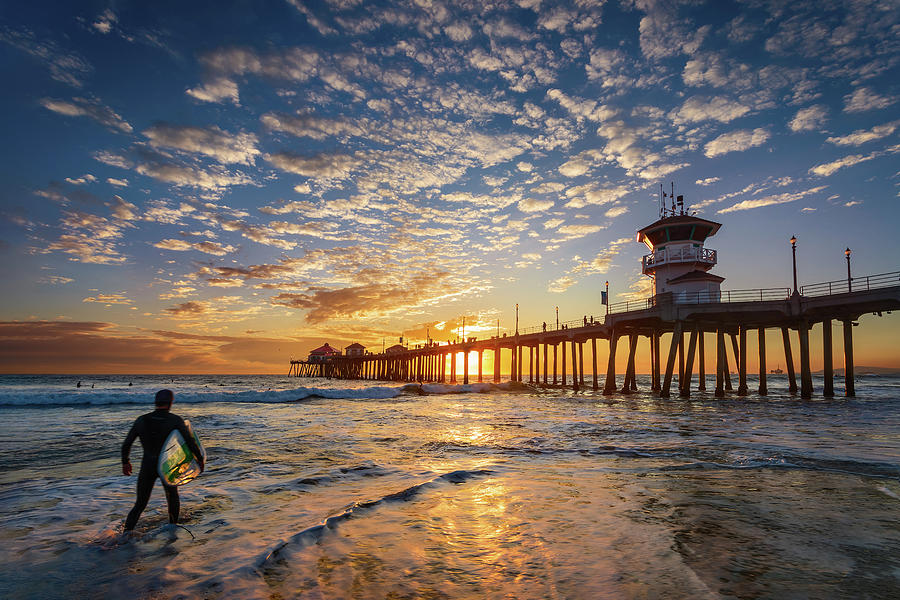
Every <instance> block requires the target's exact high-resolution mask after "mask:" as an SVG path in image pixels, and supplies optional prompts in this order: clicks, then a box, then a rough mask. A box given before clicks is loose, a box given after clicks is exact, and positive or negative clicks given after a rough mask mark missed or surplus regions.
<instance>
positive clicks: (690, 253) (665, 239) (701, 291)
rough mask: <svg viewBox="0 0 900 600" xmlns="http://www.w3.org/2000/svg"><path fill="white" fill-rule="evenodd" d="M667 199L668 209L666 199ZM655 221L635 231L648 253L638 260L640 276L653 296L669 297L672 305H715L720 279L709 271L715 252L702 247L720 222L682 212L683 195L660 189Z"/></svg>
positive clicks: (714, 259) (714, 260) (721, 278)
mask: <svg viewBox="0 0 900 600" xmlns="http://www.w3.org/2000/svg"><path fill="white" fill-rule="evenodd" d="M669 198H671V202H672V205H671V208H668V207H667V205H666V200H667V199H669ZM659 217H660V218H659V220H658V221H656V222H655V223H653V224H651V225H648V226H647V227H644V228H643V229H641V230H640V231H638V232H637V241H638V242H644V243H645V244H646V245H647V247H648V248H649V249H650V254H647V255H646V256H644V258H643V259H642V260H641V269H642V272H643V273H644V275H647V276H649V277H651V278H653V295H654V297H659V296H660V294H671V298H672V301H673V302H675V303H687V302H691V303H696V302H719V301H720V298H721V291H720V286H721V284H722V282H723V281H725V278H724V277H719V276H718V275H713V274H712V273H710V272H709V270H710V269H712V268H713V267H714V266H716V251H715V250H711V249H709V248H704V247H703V243H704V242H705V241H706V238H708V237H710V236H712V235H715V234H716V232H717V231H718V230H719V228H720V227H721V226H722V225H721V223H715V222H713V221H707V220H706V219H701V218H699V217H695V216H693V215H689V214H686V213H685V212H684V196H677V197H676V196H675V192H674V186H673V190H672V194H671V196H669V195H668V194H666V193H664V192H662V190H660V209H659Z"/></svg>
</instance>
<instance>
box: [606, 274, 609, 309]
mask: <svg viewBox="0 0 900 600" xmlns="http://www.w3.org/2000/svg"><path fill="white" fill-rule="evenodd" d="M606 316H607V317H609V281H607V282H606Z"/></svg>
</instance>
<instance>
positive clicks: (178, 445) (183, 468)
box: [157, 420, 206, 485]
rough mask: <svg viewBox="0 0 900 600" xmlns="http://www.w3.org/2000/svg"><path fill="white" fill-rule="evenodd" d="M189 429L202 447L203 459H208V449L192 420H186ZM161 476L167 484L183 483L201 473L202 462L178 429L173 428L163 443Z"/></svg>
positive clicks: (159, 468)
mask: <svg viewBox="0 0 900 600" xmlns="http://www.w3.org/2000/svg"><path fill="white" fill-rule="evenodd" d="M184 424H185V425H187V428H188V431H190V432H191V435H192V436H194V442H195V443H196V444H197V447H198V448H200V453H201V454H202V455H203V460H204V461H206V449H205V448H204V447H203V444H201V443H200V438H199V437H197V433H196V432H195V431H194V429H193V428H192V427H191V422H190V421H188V420H185V421H184ZM157 470H158V471H159V477H160V479H162V481H163V483H165V484H166V485H183V484H185V483H187V482H189V481H193V479H194V478H195V477H197V475H199V474H200V464H199V463H198V462H197V459H196V457H194V453H193V452H191V449H190V448H189V447H188V445H187V442H185V441H184V437H183V436H182V435H181V432H180V431H178V430H177V429H175V430H173V431H172V433H170V434H169V437H167V438H166V443H165V444H163V449H162V452H160V453H159V463H158V465H157Z"/></svg>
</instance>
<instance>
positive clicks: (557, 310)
mask: <svg viewBox="0 0 900 600" xmlns="http://www.w3.org/2000/svg"><path fill="white" fill-rule="evenodd" d="M556 328H557V329H559V307H558V306H557V307H556Z"/></svg>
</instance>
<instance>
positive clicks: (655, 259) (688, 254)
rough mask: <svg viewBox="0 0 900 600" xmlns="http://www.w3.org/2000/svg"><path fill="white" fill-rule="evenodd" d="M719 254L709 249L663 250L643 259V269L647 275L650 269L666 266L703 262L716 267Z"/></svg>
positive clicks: (684, 247)
mask: <svg viewBox="0 0 900 600" xmlns="http://www.w3.org/2000/svg"><path fill="white" fill-rule="evenodd" d="M716 261H717V254H716V251H715V250H711V249H709V248H694V247H693V246H681V247H680V248H671V249H670V248H663V249H662V250H657V251H655V252H652V253H650V254H647V255H645V256H644V257H643V258H642V259H641V268H642V270H643V271H644V272H645V273H646V272H647V269H648V267H649V268H652V267H657V266H659V265H664V264H674V263H687V262H701V263H706V264H708V265H710V266H715V264H716Z"/></svg>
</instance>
